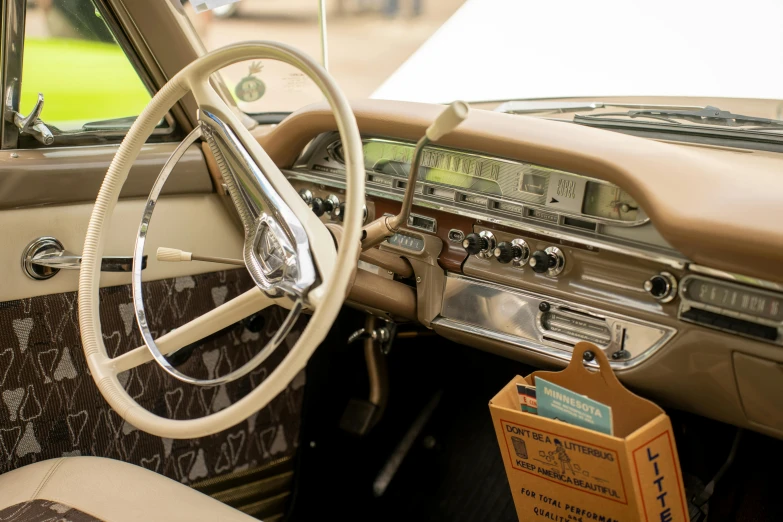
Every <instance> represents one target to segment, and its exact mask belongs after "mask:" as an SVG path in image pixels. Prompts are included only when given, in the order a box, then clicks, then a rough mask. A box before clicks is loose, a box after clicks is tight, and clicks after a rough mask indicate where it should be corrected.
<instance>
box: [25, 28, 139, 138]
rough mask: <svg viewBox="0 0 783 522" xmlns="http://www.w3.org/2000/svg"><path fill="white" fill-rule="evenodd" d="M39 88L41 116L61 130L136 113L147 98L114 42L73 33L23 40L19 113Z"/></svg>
mask: <svg viewBox="0 0 783 522" xmlns="http://www.w3.org/2000/svg"><path fill="white" fill-rule="evenodd" d="M39 92H41V93H43V95H44V100H45V104H44V110H43V113H42V114H41V119H43V120H44V121H45V122H46V123H49V124H52V125H55V126H58V127H61V128H62V129H63V130H65V129H68V128H72V127H73V126H74V125H75V124H76V125H78V126H81V123H83V122H87V121H98V120H107V119H114V118H123V117H127V116H138V115H139V114H141V111H142V110H143V109H144V107H146V105H147V104H148V103H149V101H150V95H149V93H148V92H147V88H146V87H145V86H144V84H143V83H142V82H141V79H139V76H138V74H137V73H136V71H135V70H134V69H133V66H132V65H131V63H130V61H128V58H127V57H126V56H125V53H123V51H122V49H121V48H120V47H119V46H118V45H116V44H110V43H102V42H91V41H85V40H75V39H53V38H47V39H27V40H25V49H24V64H23V69H22V98H21V113H22V114H28V113H29V112H30V110H32V108H33V106H34V105H35V102H36V100H37V99H38V93H39ZM69 123H70V125H69Z"/></svg>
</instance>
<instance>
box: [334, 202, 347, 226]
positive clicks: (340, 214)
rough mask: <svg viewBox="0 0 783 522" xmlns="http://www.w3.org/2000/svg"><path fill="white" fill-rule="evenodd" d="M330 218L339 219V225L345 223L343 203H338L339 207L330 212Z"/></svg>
mask: <svg viewBox="0 0 783 522" xmlns="http://www.w3.org/2000/svg"><path fill="white" fill-rule="evenodd" d="M332 216H334V217H336V218H337V219H339V220H340V222H341V223H342V222H343V221H345V203H340V206H338V207H337V208H336V209H334V210H333V211H332Z"/></svg>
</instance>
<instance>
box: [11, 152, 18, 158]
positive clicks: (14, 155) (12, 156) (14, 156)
mask: <svg viewBox="0 0 783 522" xmlns="http://www.w3.org/2000/svg"><path fill="white" fill-rule="evenodd" d="M18 157H19V154H17V153H16V152H12V153H11V159H16V158H18Z"/></svg>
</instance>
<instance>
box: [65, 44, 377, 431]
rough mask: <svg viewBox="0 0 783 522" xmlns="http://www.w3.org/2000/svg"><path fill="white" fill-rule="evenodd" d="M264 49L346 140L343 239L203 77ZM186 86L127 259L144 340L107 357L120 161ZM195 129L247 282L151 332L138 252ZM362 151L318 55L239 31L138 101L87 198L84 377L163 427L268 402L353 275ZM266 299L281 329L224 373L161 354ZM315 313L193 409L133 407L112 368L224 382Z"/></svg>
mask: <svg viewBox="0 0 783 522" xmlns="http://www.w3.org/2000/svg"><path fill="white" fill-rule="evenodd" d="M251 59H253V60H258V59H270V60H278V61H281V62H285V63H287V64H289V65H292V66H294V67H296V68H297V69H299V70H300V71H302V72H303V73H305V74H306V75H307V76H309V77H310V78H311V79H312V80H313V82H315V84H316V85H317V86H318V87H319V88H320V90H321V92H322V93H323V94H324V96H325V97H326V100H327V101H328V102H329V105H330V107H331V109H332V111H333V113H334V116H335V119H336V121H337V129H338V131H339V133H340V137H341V139H342V144H343V149H344V154H345V168H346V185H347V186H346V196H345V220H344V222H343V233H342V240H341V242H340V248H339V250H338V249H336V248H335V245H334V241H333V239H332V236H331V234H330V232H329V231H328V230H327V229H326V227H325V226H324V225H323V223H321V221H320V220H319V219H318V218H317V217H316V216H315V215H314V214H313V213H312V212H311V211H310V209H309V208H308V207H307V205H306V204H305V203H304V202H303V201H302V199H301V198H300V197H299V195H298V193H297V192H296V190H295V189H294V188H293V187H292V186H291V185H290V184H289V182H288V181H287V179H286V178H285V176H284V175H283V174H282V172H280V170H279V169H278V168H277V166H276V165H275V164H274V162H273V161H272V160H271V159H270V157H269V156H268V155H267V154H266V152H265V151H264V150H263V149H262V148H261V146H260V145H259V144H258V142H257V141H256V140H255V139H254V138H253V136H252V135H251V134H250V132H249V131H248V130H247V129H246V128H245V127H244V125H243V124H242V123H241V121H240V119H239V118H238V117H237V116H236V115H235V114H234V113H233V112H232V110H231V109H230V108H229V106H228V105H227V104H226V103H225V102H224V101H223V100H222V99H221V97H220V96H219V95H218V93H217V92H216V91H215V90H214V89H213V87H212V86H211V85H210V82H209V77H210V75H211V74H213V73H214V72H216V71H218V70H219V69H221V68H223V67H225V66H227V65H231V64H233V63H236V62H240V61H244V60H251ZM187 92H191V93H193V96H194V98H195V99H196V101H197V103H198V107H199V125H198V126H197V128H196V129H195V130H194V131H193V132H191V133H190V135H188V137H187V138H185V140H184V141H183V142H182V143H181V144H180V146H179V147H178V148H177V150H175V152H174V153H173V154H172V156H171V158H169V160H168V162H167V163H166V165H165V166H164V168H163V171H162V172H161V174H160V176H159V178H158V180H157V181H156V183H155V185H154V186H153V189H152V192H151V193H150V197H149V198H148V200H147V205H146V207H145V211H144V216H143V217H142V222H141V226H140V228H139V235H138V237H137V241H136V249H135V251H134V263H133V291H134V292H133V293H134V305H135V309H136V320H137V323H138V324H139V327H140V328H141V330H142V336H143V337H144V341H145V345H144V346H140V347H138V348H135V349H133V350H131V351H129V352H127V353H125V354H123V355H120V356H118V357H115V358H111V357H109V355H108V353H107V351H106V346H105V345H104V343H103V335H102V331H101V323H100V316H99V312H98V310H99V297H98V288H99V280H100V259H101V256H102V254H103V246H104V243H105V239H106V234H107V230H106V229H107V225H108V223H109V221H110V219H111V215H112V212H113V211H114V206H115V205H116V203H117V198H118V197H119V194H120V190H121V189H122V186H123V184H124V183H125V180H126V178H127V177H128V172H129V170H130V168H131V166H132V165H133V162H134V161H135V159H136V158H137V156H138V154H139V151H140V150H141V148H142V146H143V145H144V143H145V142H146V141H147V138H148V137H149V136H150V135H151V134H152V131H153V130H154V128H155V126H156V125H157V124H158V122H159V121H160V120H161V119H162V118H163V117H164V116H165V115H166V113H168V111H169V110H170V109H171V107H172V106H173V105H174V104H175V103H177V101H179V99H180V98H182V96H184V95H185V94H186V93H187ZM200 137H203V138H204V139H206V141H207V143H208V144H209V146H210V148H211V150H212V152H213V154H214V155H215V159H216V160H217V163H218V166H219V168H220V170H221V174H222V175H223V179H224V181H225V183H226V185H227V187H228V191H229V194H230V195H231V199H232V201H233V203H234V206H235V207H236V210H237V212H238V214H239V216H240V220H241V222H242V225H243V228H244V234H245V242H244V249H243V258H244V262H245V266H246V267H247V269H248V271H249V272H250V275H251V276H252V278H253V281H254V282H255V286H254V287H253V288H252V289H251V290H248V291H247V292H245V293H244V294H242V295H240V296H238V297H236V298H235V299H232V300H231V301H229V302H227V303H224V304H222V305H220V306H219V307H217V308H215V309H214V310H212V311H211V312H209V313H207V314H204V315H202V316H201V317H199V318H197V319H194V320H193V321H191V322H189V323H187V324H185V325H184V326H181V327H179V328H177V329H176V330H173V331H172V332H169V333H168V334H166V335H163V336H161V337H160V338H158V339H152V336H151V334H150V333H149V330H148V329H147V328H146V314H145V313H144V308H143V301H142V296H141V255H142V253H143V247H144V240H145V238H146V232H147V228H148V226H149V221H150V219H151V217H152V211H153V210H154V207H155V204H156V202H157V197H158V195H159V193H160V189H161V187H162V185H163V183H164V182H165V180H166V178H167V177H168V174H169V172H171V169H172V168H173V166H174V164H175V163H176V162H177V160H178V159H179V158H180V157H181V156H182V154H183V153H184V151H185V150H186V149H187V146H189V145H190V144H192V143H193V142H194V141H196V140H197V139H198V138H200ZM363 204H364V158H363V154H362V142H361V138H360V135H359V129H358V128H357V126H356V120H355V118H354V115H353V112H352V111H351V108H350V106H349V105H348V102H347V100H346V98H345V95H344V94H343V93H342V91H341V90H340V89H339V87H338V86H337V84H336V83H335V81H334V79H332V77H331V76H329V74H328V73H327V72H326V71H325V70H324V69H323V68H322V67H321V66H320V65H318V64H317V63H316V62H314V61H313V60H312V59H310V58H309V57H307V56H306V55H304V54H303V53H301V52H299V51H297V50H296V49H294V48H292V47H289V46H287V45H284V44H280V43H273V42H246V43H241V44H236V45H230V46H227V47H223V48H222V49H218V50H215V51H212V52H210V53H208V54H206V55H204V56H201V57H200V58H198V59H197V60H195V61H194V62H193V63H191V64H190V65H188V66H187V67H185V68H184V69H183V70H182V71H180V72H179V73H178V74H177V75H176V76H174V78H172V79H171V80H170V81H169V82H168V83H166V85H164V86H163V88H161V89H160V91H158V93H157V94H156V95H155V96H154V97H153V98H152V100H151V101H150V103H149V105H148V106H147V107H146V108H145V109H144V111H142V113H141V115H140V116H139V117H138V119H137V120H136V121H135V123H134V124H133V126H132V127H131V129H130V131H129V132H128V134H127V136H126V137H125V139H124V140H123V141H122V144H121V145H120V148H119V150H118V151H117V154H116V155H115V156H114V159H113V160H112V163H111V165H110V166H109V170H108V172H107V173H106V177H105V179H104V181H103V184H102V186H101V189H100V192H99V193H98V198H97V200H96V202H95V207H94V208H93V212H92V216H91V217H90V223H89V226H88V228H87V235H86V239H85V242H84V250H83V253H82V256H83V257H82V265H81V273H80V275H79V326H80V329H81V337H82V344H83V346H84V355H85V358H86V359H87V364H88V366H89V368H90V373H91V374H92V378H93V379H94V380H95V384H96V385H97V387H98V390H100V392H101V394H102V395H103V397H104V398H105V399H106V401H107V402H108V403H109V405H110V406H111V407H112V408H113V409H114V410H115V411H116V412H117V413H118V414H119V415H120V416H121V417H122V418H123V419H125V420H126V421H127V422H128V423H130V424H131V425H133V426H135V427H136V428H139V429H141V430H143V431H146V432H148V433H151V434H153V435H156V436H159V437H169V438H178V439H179V438H195V437H202V436H205V435H210V434H213V433H217V432H219V431H222V430H224V429H227V428H229V427H231V426H233V425H235V424H237V423H239V422H241V421H242V420H244V419H246V418H247V417H249V416H250V415H252V414H253V413H255V412H256V411H258V410H260V409H262V408H263V407H265V406H266V405H267V404H268V403H269V402H270V401H271V400H272V399H273V398H274V397H275V396H277V395H278V394H279V393H280V392H281V391H283V390H284V389H285V388H286V386H287V385H288V384H289V383H290V382H291V380H292V379H293V378H294V377H295V376H296V374H297V373H298V372H299V371H300V370H302V369H303V368H304V366H305V365H306V364H307V361H308V359H309V358H310V356H311V355H312V353H313V352H314V351H315V349H316V348H317V347H318V345H319V344H320V343H321V342H322V341H323V339H324V338H325V337H326V334H327V333H328V331H329V329H330V328H331V327H332V324H333V323H334V321H335V319H336V318H337V314H338V313H339V311H340V308H341V307H342V305H343V301H344V300H345V296H346V295H347V293H348V290H349V285H350V284H351V276H352V272H353V269H352V268H351V267H353V266H355V265H356V259H357V258H358V255H359V249H360V239H361V227H362V223H361V220H362V205H363ZM271 304H280V305H282V306H285V307H287V308H289V309H290V313H289V316H288V319H287V320H286V321H285V322H284V325H283V327H281V330H280V331H279V332H278V334H277V335H276V336H275V337H274V338H273V339H272V341H270V343H269V344H268V345H267V346H266V347H264V348H263V349H262V350H261V351H260V352H259V353H258V354H257V355H256V356H255V357H253V358H252V359H251V360H250V361H248V363H247V364H246V365H245V366H243V367H241V368H239V369H237V370H235V371H234V372H232V373H231V374H229V375H227V376H223V377H220V378H216V379H212V380H210V381H196V380H194V379H192V378H189V377H187V376H184V375H182V374H180V373H179V372H178V371H177V370H176V369H174V368H172V367H171V366H170V365H169V364H168V362H167V361H166V359H165V354H167V353H171V352H174V351H176V350H178V349H180V348H182V347H184V346H187V345H189V344H192V343H194V342H197V341H198V340H200V339H203V338H204V337H207V336H208V335H210V334H212V333H214V332H217V331H218V330H221V329H223V328H225V327H226V326H229V325H231V324H233V323H235V322H236V321H239V320H241V319H243V318H245V317H247V316H249V315H251V314H253V313H255V312H258V311H259V310H262V309H263V308H266V307H267V306H270V305H271ZM305 306H306V307H307V308H308V309H309V310H311V311H312V317H311V319H310V321H309V323H308V324H307V327H306V328H305V330H304V331H303V332H302V335H301V336H300V337H299V339H298V341H297V342H296V343H295V345H294V346H293V348H291V350H290V351H289V353H288V354H287V355H286V357H285V358H284V359H283V361H282V362H281V363H280V364H279V365H278V366H277V367H276V368H275V369H274V370H273V371H272V372H271V373H270V374H269V375H268V377H267V378H266V379H265V380H264V381H263V382H262V383H261V384H260V385H258V386H257V387H256V388H254V389H253V390H252V391H250V393H248V394H247V395H246V396H245V397H243V398H242V399H241V400H239V401H237V402H235V403H233V404H232V405H230V406H228V407H227V408H225V409H223V410H220V411H218V412H215V413H212V414H210V415H207V416H204V417H200V418H197V419H189V420H175V419H168V418H165V417H160V416H158V415H155V414H154V413H152V412H150V411H148V410H146V409H144V408H143V407H141V406H140V405H139V404H138V403H137V402H136V401H135V400H134V399H132V398H131V396H130V395H129V394H128V393H127V392H126V391H125V389H124V388H123V386H122V385H121V384H120V381H119V380H118V377H117V376H118V375H119V374H120V373H122V372H124V371H128V370H130V369H132V368H135V367H137V366H139V365H141V364H143V363H146V362H148V361H150V360H153V359H154V360H155V361H156V362H158V363H159V364H161V366H162V367H163V369H164V370H165V371H167V372H168V373H169V374H171V375H173V376H174V377H176V378H178V379H180V380H183V381H185V382H189V383H191V384H195V385H209V386H214V385H217V384H221V383H223V382H228V381H230V380H234V379H236V378H239V377H241V376H242V375H245V374H247V373H248V372H249V371H250V370H252V369H253V368H254V367H256V366H257V365H258V364H260V363H261V362H262V361H263V360H264V359H265V358H266V357H267V356H268V355H269V354H270V353H271V351H272V350H274V349H275V348H276V347H277V345H278V344H279V342H280V341H281V340H282V338H284V337H285V334H286V333H287V329H286V328H289V329H290V325H291V324H293V321H294V320H295V319H296V317H297V316H298V313H299V312H300V311H301V309H302V308H303V307H305Z"/></svg>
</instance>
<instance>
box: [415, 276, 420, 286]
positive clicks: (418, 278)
mask: <svg viewBox="0 0 783 522" xmlns="http://www.w3.org/2000/svg"><path fill="white" fill-rule="evenodd" d="M416 283H417V284H418V283H421V276H417V277H416Z"/></svg>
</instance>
